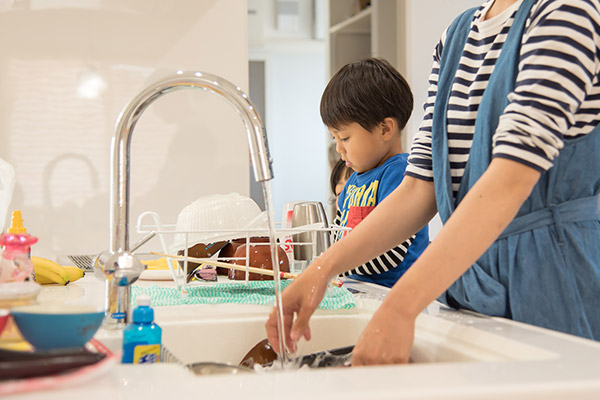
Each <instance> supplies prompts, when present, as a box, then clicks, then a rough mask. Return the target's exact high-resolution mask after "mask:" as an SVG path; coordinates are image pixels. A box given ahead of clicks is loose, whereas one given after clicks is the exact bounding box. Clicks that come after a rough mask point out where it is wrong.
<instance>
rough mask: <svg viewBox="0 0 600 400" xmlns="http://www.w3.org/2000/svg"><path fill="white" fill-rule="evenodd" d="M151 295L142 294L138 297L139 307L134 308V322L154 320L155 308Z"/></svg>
mask: <svg viewBox="0 0 600 400" xmlns="http://www.w3.org/2000/svg"><path fill="white" fill-rule="evenodd" d="M150 300H151V298H150V296H148V295H147V294H141V295H139V296H138V297H137V298H136V303H137V307H136V308H135V309H134V310H133V322H134V323H138V324H139V323H150V322H152V321H154V310H153V309H152V307H150Z"/></svg>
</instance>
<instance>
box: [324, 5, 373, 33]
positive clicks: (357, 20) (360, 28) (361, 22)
mask: <svg viewBox="0 0 600 400" xmlns="http://www.w3.org/2000/svg"><path fill="white" fill-rule="evenodd" d="M372 12H373V11H372V8H371V7H367V8H365V9H364V10H361V11H360V12H359V13H358V14H356V15H353V16H351V17H350V18H348V19H346V20H344V21H342V22H340V23H338V24H335V25H333V26H332V27H330V28H329V33H330V34H335V33H367V34H368V33H370V32H371V14H372Z"/></svg>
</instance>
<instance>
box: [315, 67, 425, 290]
mask: <svg viewBox="0 0 600 400" xmlns="http://www.w3.org/2000/svg"><path fill="white" fill-rule="evenodd" d="M412 107H413V96H412V92H411V90H410V87H409V86H408V83H407V82H406V80H405V79H404V78H403V77H402V75H400V73H399V72H398V71H397V70H396V69H395V68H394V67H393V66H392V65H390V64H389V63H388V62H387V61H385V60H382V59H376V58H367V59H364V60H361V61H358V62H355V63H351V64H348V65H346V66H344V67H343V68H342V69H340V71H338V72H337V73H336V74H335V75H334V76H333V78H332V79H331V81H330V82H329V83H328V85H327V87H326V88H325V91H324V92H323V96H322V98H321V118H322V120H323V123H324V124H325V125H326V126H327V127H328V129H329V131H330V133H331V135H332V136H333V138H334V140H335V142H336V151H337V152H338V153H339V154H340V156H341V158H342V160H343V161H344V162H345V164H346V167H347V168H350V169H352V170H353V171H354V173H353V174H352V175H351V176H350V178H348V181H347V182H346V185H345V186H344V189H343V190H342V192H341V193H340V194H339V197H338V211H337V215H336V218H335V220H334V224H335V225H338V226H343V227H350V228H354V227H355V226H356V225H357V224H358V223H359V222H360V221H362V220H363V219H364V218H365V217H366V216H367V215H368V214H369V213H370V212H371V210H373V208H375V206H377V204H379V203H380V202H381V201H382V200H383V199H384V198H385V197H387V195H388V194H390V193H391V192H392V191H393V190H394V189H395V188H396V187H397V186H398V185H399V184H400V182H401V181H402V178H403V176H404V170H405V169H406V166H407V159H408V154H407V153H403V152H402V130H403V129H404V127H405V125H406V122H407V121H408V119H409V117H410V114H411V112H412ZM346 232H347V231H343V232H340V233H338V234H337V235H336V238H335V240H336V241H337V240H339V239H341V238H342V236H343V235H344V234H345V233H346ZM428 243H429V235H428V230H427V226H425V228H423V229H422V230H421V231H419V232H417V233H416V234H415V235H413V236H412V237H411V238H409V239H408V240H406V241H405V242H403V243H400V244H399V245H397V246H395V247H394V248H392V249H391V250H389V251H387V252H385V253H384V254H381V255H380V256H379V257H376V258H374V259H372V260H371V261H369V262H367V263H365V264H363V265H361V266H359V267H357V268H355V269H352V270H350V271H348V272H346V273H344V275H345V276H350V277H351V278H354V279H357V280H362V281H366V282H372V283H377V284H380V285H383V286H387V287H391V286H393V285H394V283H396V281H397V280H398V278H400V276H402V274H403V273H404V272H405V271H406V270H407V269H408V267H410V265H411V264H412V263H413V262H414V261H415V260H416V259H417V257H418V256H419V255H420V254H421V253H422V252H423V250H424V249H425V247H426V246H427V244H428Z"/></svg>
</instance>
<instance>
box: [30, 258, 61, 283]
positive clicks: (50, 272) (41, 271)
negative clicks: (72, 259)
mask: <svg viewBox="0 0 600 400" xmlns="http://www.w3.org/2000/svg"><path fill="white" fill-rule="evenodd" d="M31 261H32V262H33V270H34V272H35V280H36V282H38V283H40V284H50V283H54V284H59V285H66V284H68V283H69V274H68V272H67V270H66V269H64V268H63V266H62V265H60V264H58V263H55V262H54V261H52V260H48V259H47V258H43V257H36V256H32V257H31Z"/></svg>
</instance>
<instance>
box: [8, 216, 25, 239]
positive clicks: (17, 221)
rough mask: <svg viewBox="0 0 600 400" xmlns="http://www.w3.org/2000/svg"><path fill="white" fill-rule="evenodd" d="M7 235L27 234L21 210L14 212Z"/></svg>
mask: <svg viewBox="0 0 600 400" xmlns="http://www.w3.org/2000/svg"><path fill="white" fill-rule="evenodd" d="M7 233H15V234H19V235H20V234H23V233H27V229H25V227H23V216H22V215H21V210H14V211H13V212H12V219H11V220H10V228H8V230H7Z"/></svg>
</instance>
